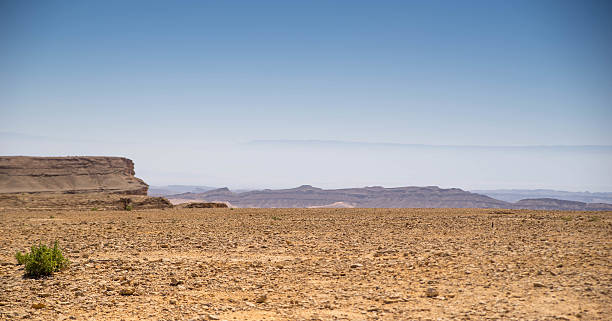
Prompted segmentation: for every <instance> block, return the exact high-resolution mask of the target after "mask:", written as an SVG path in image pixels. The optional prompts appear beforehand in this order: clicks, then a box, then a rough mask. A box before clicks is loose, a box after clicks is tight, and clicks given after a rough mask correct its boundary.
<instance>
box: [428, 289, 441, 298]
mask: <svg viewBox="0 0 612 321" xmlns="http://www.w3.org/2000/svg"><path fill="white" fill-rule="evenodd" d="M438 295H439V292H438V290H436V289H434V288H427V290H425V296H426V297H428V298H435V297H437V296H438Z"/></svg>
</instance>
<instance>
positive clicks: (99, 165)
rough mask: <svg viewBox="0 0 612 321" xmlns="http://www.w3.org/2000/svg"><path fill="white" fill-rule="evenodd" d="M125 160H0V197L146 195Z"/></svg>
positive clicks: (13, 158) (100, 158)
mask: <svg viewBox="0 0 612 321" xmlns="http://www.w3.org/2000/svg"><path fill="white" fill-rule="evenodd" d="M134 174H135V173H134V163H133V162H132V161H131V160H130V159H127V158H123V157H103V156H78V157H28V156H0V193H93V192H104V193H116V194H131V195H146V194H147V189H148V187H149V186H148V185H147V184H146V183H145V182H143V181H142V180H141V179H139V178H136V177H134Z"/></svg>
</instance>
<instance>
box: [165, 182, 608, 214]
mask: <svg viewBox="0 0 612 321" xmlns="http://www.w3.org/2000/svg"><path fill="white" fill-rule="evenodd" d="M168 198H170V199H173V198H174V199H183V200H189V199H192V200H204V201H208V202H228V203H231V204H232V205H233V206H236V207H262V208H277V207H280V208H307V207H311V208H317V207H335V208H341V207H361V208H508V209H549V210H612V205H611V204H603V203H599V204H591V203H584V202H573V201H563V200H556V199H526V200H521V201H519V202H516V203H511V202H505V201H501V200H497V199H494V198H492V197H489V196H486V195H481V194H477V193H471V192H467V191H464V190H462V189H459V188H448V189H444V188H439V187H437V186H426V187H417V186H408V187H395V188H384V187H381V186H371V187H362V188H344V189H321V188H318V187H313V186H310V185H302V186H299V187H296V188H289V189H278V190H271V189H265V190H258V191H249V192H243V193H235V192H232V191H231V190H229V189H228V188H226V187H224V188H219V189H214V190H211V191H207V192H203V193H182V194H176V195H171V196H168Z"/></svg>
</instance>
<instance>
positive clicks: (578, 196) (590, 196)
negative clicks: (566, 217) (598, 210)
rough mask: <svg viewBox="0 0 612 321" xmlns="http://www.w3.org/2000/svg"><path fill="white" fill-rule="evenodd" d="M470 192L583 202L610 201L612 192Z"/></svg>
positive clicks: (512, 198)
mask: <svg viewBox="0 0 612 321" xmlns="http://www.w3.org/2000/svg"><path fill="white" fill-rule="evenodd" d="M470 192H472V193H478V194H482V195H487V196H489V197H493V198H495V199H498V200H502V201H506V202H512V203H513V202H517V201H520V200H522V199H526V198H555V199H560V200H566V201H576V202H584V203H611V204H612V193H590V192H566V191H556V190H551V189H496V190H473V191H470Z"/></svg>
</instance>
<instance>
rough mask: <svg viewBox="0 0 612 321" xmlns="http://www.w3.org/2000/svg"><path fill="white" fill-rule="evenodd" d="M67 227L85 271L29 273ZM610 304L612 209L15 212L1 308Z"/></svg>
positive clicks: (321, 314) (398, 314)
mask: <svg viewBox="0 0 612 321" xmlns="http://www.w3.org/2000/svg"><path fill="white" fill-rule="evenodd" d="M53 240H58V241H59V243H60V245H61V246H62V247H63V248H64V251H65V254H66V255H67V256H68V258H69V259H70V260H71V261H72V264H71V266H70V268H69V269H68V270H65V271H62V272H59V273H56V274H54V275H53V276H52V277H50V278H44V279H37V280H35V279H24V278H22V275H23V268H22V267H21V266H18V265H16V264H15V263H16V262H15V259H14V253H15V251H17V250H21V251H23V250H26V248H27V247H28V246H29V245H32V244H35V243H38V242H39V241H42V242H43V243H50V242H52V241H53ZM122 294H123V295H122ZM610 315H612V212H600V213H578V212H545V211H499V210H471V209H166V210H142V211H131V212H127V211H98V212H94V211H66V210H53V211H26V210H0V319H27V318H30V319H43V320H63V319H76V320H89V319H96V320H102V319H113V320H119V319H125V320H137V319H160V320H189V319H193V320H208V319H213V320H214V319H221V320H375V319H378V320H411V319H417V320H418V319H422V320H428V319H430V320H455V319H459V320H462V319H466V320H467V319H474V320H481V319H489V320H495V319H497V320H513V319H514V320H604V319H610Z"/></svg>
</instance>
